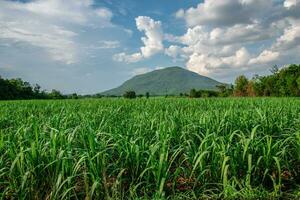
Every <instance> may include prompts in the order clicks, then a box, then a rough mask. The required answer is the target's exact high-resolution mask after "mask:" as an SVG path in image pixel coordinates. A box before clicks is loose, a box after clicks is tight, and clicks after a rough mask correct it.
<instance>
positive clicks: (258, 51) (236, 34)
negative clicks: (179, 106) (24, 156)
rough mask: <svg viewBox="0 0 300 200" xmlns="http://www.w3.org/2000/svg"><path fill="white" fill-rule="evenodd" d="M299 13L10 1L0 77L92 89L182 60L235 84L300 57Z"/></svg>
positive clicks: (296, 4) (294, 6) (272, 6)
mask: <svg viewBox="0 0 300 200" xmlns="http://www.w3.org/2000/svg"><path fill="white" fill-rule="evenodd" d="M299 9H300V1H299V0H271V1H267V2H266V1H264V0H238V1H236V0H226V1H222V2H216V1H212V0H205V1H196V0H192V1H189V2H183V1H181V0H175V1H173V0H172V1H171V0H165V1H162V2H159V3H154V4H153V3H152V4H151V2H148V1H138V0H124V1H122V2H118V1H117V0H103V1H100V0H83V1H80V2H78V1H76V0H69V1H61V0H35V1H32V0H4V1H1V2H0V52H1V53H0V76H2V77H3V78H22V79H23V80H26V81H28V82H30V83H32V84H33V83H37V84H39V85H41V86H42V88H43V89H46V90H51V89H57V90H60V91H62V92H63V93H65V94H71V93H78V94H95V93H100V92H103V91H106V90H109V89H112V88H115V87H118V86H120V85H121V84H122V83H123V82H124V81H126V80H129V79H130V78H132V77H134V76H135V75H139V74H144V73H147V72H150V71H154V70H157V69H162V68H166V67H167V66H170V67H172V66H179V67H180V68H183V69H187V70H190V71H193V72H196V73H198V74H200V75H202V76H207V77H210V78H212V79H215V80H217V81H219V82H222V83H229V84H231V83H233V82H234V79H235V78H236V77H237V76H238V75H241V74H244V75H246V76H247V77H252V76H253V75H255V74H259V75H266V74H269V73H270V72H269V69H270V68H271V67H272V66H274V65H278V66H285V65H288V64H293V63H295V64H297V63H300V58H299V56H298V54H299V52H300V42H299V41H300V14H299V12H297V11H299ZM270 13H271V14H270Z"/></svg>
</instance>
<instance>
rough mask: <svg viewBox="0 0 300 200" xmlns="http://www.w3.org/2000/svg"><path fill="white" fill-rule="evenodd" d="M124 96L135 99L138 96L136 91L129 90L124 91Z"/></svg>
mask: <svg viewBox="0 0 300 200" xmlns="http://www.w3.org/2000/svg"><path fill="white" fill-rule="evenodd" d="M123 97H124V98H126V99H135V98H136V94H135V91H127V92H125V93H124V95H123Z"/></svg>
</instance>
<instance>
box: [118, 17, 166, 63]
mask: <svg viewBox="0 0 300 200" xmlns="http://www.w3.org/2000/svg"><path fill="white" fill-rule="evenodd" d="M135 21H136V26H137V29H138V30H139V31H141V32H144V33H145V37H142V38H141V40H142V42H143V43H144V46H142V47H141V48H140V52H138V53H133V54H131V55H128V54H126V53H124V52H123V53H119V54H116V55H115V56H113V58H114V60H116V61H119V62H128V63H130V62H138V61H141V60H142V59H143V58H149V57H151V56H153V55H155V54H157V53H159V52H161V51H163V49H164V46H163V43H162V41H163V36H164V35H163V31H162V28H161V22H160V21H154V20H153V19H151V18H150V17H146V16H139V17H137V18H136V19H135Z"/></svg>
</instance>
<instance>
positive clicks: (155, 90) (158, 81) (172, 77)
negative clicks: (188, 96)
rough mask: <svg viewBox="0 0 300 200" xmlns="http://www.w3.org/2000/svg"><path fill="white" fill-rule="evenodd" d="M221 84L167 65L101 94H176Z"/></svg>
mask: <svg viewBox="0 0 300 200" xmlns="http://www.w3.org/2000/svg"><path fill="white" fill-rule="evenodd" d="M221 84H223V83H220V82H218V81H216V80H213V79H211V78H208V77H205V76H201V75H199V74H197V73H195V72H191V71H189V70H186V69H183V68H181V67H168V68H164V69H160V70H155V71H152V72H149V73H145V74H141V75H137V76H135V77H133V78H131V79H130V80H128V81H126V82H124V83H123V84H122V85H121V86H119V87H117V88H114V89H111V90H108V91H105V92H103V93H101V94H103V95H117V96H120V95H123V94H124V93H125V92H126V91H130V90H133V91H135V92H136V93H137V94H145V93H146V92H149V93H150V95H166V94H168V95H178V94H180V93H189V91H190V90H191V89H193V88H195V89H197V90H200V89H203V90H216V89H217V88H216V86H217V85H221Z"/></svg>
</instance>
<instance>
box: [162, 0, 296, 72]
mask: <svg viewBox="0 0 300 200" xmlns="http://www.w3.org/2000/svg"><path fill="white" fill-rule="evenodd" d="M299 9H300V1H299V0H285V1H283V2H279V1H276V0H271V1H265V0H224V1H215V0H204V2H202V3H199V4H198V5H197V6H196V7H191V8H188V9H187V10H183V9H180V10H178V11H177V12H176V14H175V16H176V17H177V18H181V19H184V20H185V22H186V25H187V30H186V33H185V34H183V35H181V36H175V35H172V34H165V37H164V38H165V40H167V41H168V42H170V43H171V45H170V46H169V48H167V49H166V50H165V54H166V55H168V56H170V57H172V58H173V59H174V58H183V59H185V60H186V67H187V68H188V69H190V70H192V71H195V72H198V73H200V74H204V75H213V76H221V75H222V74H226V72H228V73H230V72H233V71H235V72H238V71H247V70H251V69H257V68H259V67H266V66H267V65H270V64H276V63H279V64H288V63H289V62H292V61H294V62H295V60H298V61H297V62H299V61H300V60H299V58H298V54H299V50H300V12H299ZM174 43H175V44H176V45H175V44H174ZM250 52H251V53H250ZM228 73H227V74H228Z"/></svg>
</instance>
